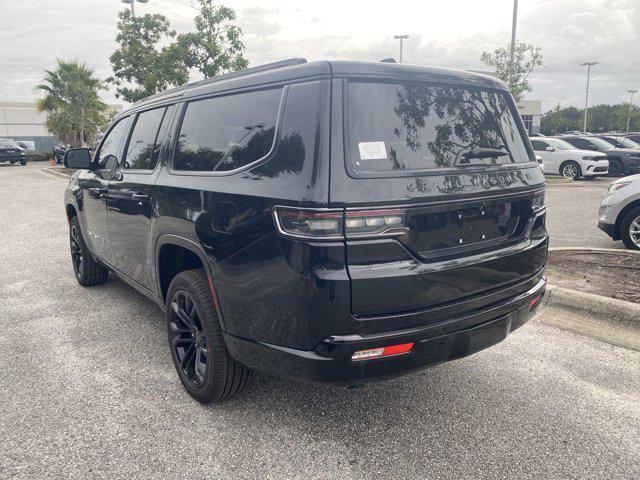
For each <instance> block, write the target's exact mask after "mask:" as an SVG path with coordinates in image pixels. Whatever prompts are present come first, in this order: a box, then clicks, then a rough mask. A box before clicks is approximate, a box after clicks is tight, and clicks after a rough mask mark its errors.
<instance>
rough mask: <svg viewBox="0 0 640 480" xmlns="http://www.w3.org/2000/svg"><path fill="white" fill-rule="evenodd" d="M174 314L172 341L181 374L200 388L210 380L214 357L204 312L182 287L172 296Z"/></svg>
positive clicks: (170, 341) (170, 338) (172, 319)
mask: <svg viewBox="0 0 640 480" xmlns="http://www.w3.org/2000/svg"><path fill="white" fill-rule="evenodd" d="M170 315H171V318H170V320H169V343H170V345H171V348H172V349H173V352H172V353H173V355H174V356H175V357H174V358H176V359H177V361H178V364H179V368H180V375H181V377H182V378H184V379H185V381H186V382H187V383H189V385H190V386H192V387H195V388H200V387H202V386H203V385H204V382H205V380H206V377H207V366H208V364H209V362H210V360H211V359H210V355H209V350H208V348H207V334H206V332H205V331H204V328H203V327H202V321H201V320H200V318H201V313H200V312H199V311H198V307H197V306H196V303H195V302H194V300H193V298H191V295H189V294H188V293H187V292H185V291H184V290H178V291H176V292H175V293H174V294H173V297H172V298H171V311H170ZM178 364H177V365H176V367H178Z"/></svg>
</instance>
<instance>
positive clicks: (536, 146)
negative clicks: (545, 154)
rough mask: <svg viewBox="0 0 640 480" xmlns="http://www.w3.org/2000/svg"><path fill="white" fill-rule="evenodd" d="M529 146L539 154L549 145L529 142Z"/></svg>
mask: <svg viewBox="0 0 640 480" xmlns="http://www.w3.org/2000/svg"><path fill="white" fill-rule="evenodd" d="M531 146H532V147H533V149H534V150H535V151H536V152H539V151H541V150H545V149H546V148H547V147H548V146H549V145H547V144H546V143H544V142H541V141H540V140H531Z"/></svg>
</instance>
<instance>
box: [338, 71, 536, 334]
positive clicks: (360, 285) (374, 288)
mask: <svg viewBox="0 0 640 480" xmlns="http://www.w3.org/2000/svg"><path fill="white" fill-rule="evenodd" d="M349 82H350V80H346V79H345V80H342V81H335V83H334V98H343V101H342V102H334V104H333V108H332V169H331V180H330V201H331V206H332V207H344V208H345V209H346V211H347V217H346V218H347V219H349V218H350V215H357V213H358V212H362V213H363V214H364V216H368V217H370V218H373V220H374V221H375V217H372V215H374V214H375V211H376V209H387V210H386V211H389V210H388V209H395V210H394V212H398V211H401V212H402V218H403V222H404V225H403V226H404V227H406V228H405V229H404V230H402V229H398V228H396V229H395V230H394V231H392V232H388V233H387V234H383V235H379V236H377V237H376V236H371V237H370V238H364V235H360V237H358V236H356V235H352V236H350V235H349V232H348V231H345V233H346V237H347V240H346V244H347V250H346V261H347V266H348V267H347V268H348V272H349V276H350V279H351V311H352V314H353V315H354V316H355V317H357V318H363V319H366V318H367V317H383V316H385V315H397V314H401V313H408V312H415V311H419V310H425V309H432V308H436V307H442V306H453V305H456V304H461V303H467V304H468V301H469V300H472V299H474V298H480V297H482V298H483V299H484V300H483V302H485V304H487V303H490V302H492V301H498V300H499V299H500V298H501V295H502V294H501V293H500V292H504V291H505V290H507V289H511V290H510V293H509V295H513V294H517V291H518V288H521V289H523V291H525V290H526V289H528V288H529V287H530V286H529V285H528V284H527V281H528V280H529V279H531V278H533V277H535V276H536V275H538V274H540V272H541V270H542V269H543V267H544V264H545V261H546V249H547V243H548V242H547V234H546V230H545V227H544V208H543V207H542V206H541V205H542V202H541V197H542V195H543V192H544V189H545V180H544V177H543V175H542V173H541V171H540V169H539V167H538V165H537V163H536V162H535V160H534V158H535V157H534V156H533V151H532V150H531V147H530V145H529V144H528V142H527V141H526V137H525V136H524V133H523V127H522V123H521V120H520V119H519V117H518V116H517V113H515V112H516V110H515V105H513V102H512V101H511V100H510V99H509V97H508V96H504V95H506V94H502V93H501V94H499V95H498V94H495V95H494V93H495V92H494V93H491V92H489V93H487V92H484V91H482V92H480V93H478V92H475V91H474V92H471V93H465V92H466V91H465V90H464V88H455V89H451V91H450V92H446V91H445V90H446V88H439V89H438V90H436V91H435V93H434V92H431V91H429V90H428V89H426V90H425V89H423V88H422V87H420V86H419V85H418V87H416V86H415V85H413V84H411V86H410V87H407V86H405V85H404V84H401V86H400V87H389V85H388V84H384V87H383V88H382V89H381V90H382V91H381V92H377V91H376V88H375V87H371V83H375V82H371V81H369V83H365V84H362V82H361V81H360V80H357V81H356V82H355V83H356V84H357V88H355V89H354V92H355V95H354V96H353V97H354V99H355V100H353V99H352V100H353V101H348V100H347V98H346V96H347V92H350V90H349V88H351V87H350V86H349V85H350V83H349ZM394 88H395V90H393V89H394ZM443 92H444V93H443ZM445 94H446V95H448V100H445V104H438V105H436V104H437V103H438V102H439V101H440V100H439V98H440V97H441V96H442V95H445ZM349 95H350V94H349ZM492 95H494V96H492ZM500 95H502V96H500ZM431 96H433V97H434V98H431ZM461 96H462V98H463V103H464V102H466V103H467V104H469V105H471V106H473V107H474V108H476V107H478V105H479V104H482V107H481V108H484V109H486V112H485V114H484V115H485V116H484V117H483V116H482V115H480V118H479V119H473V118H469V117H468V115H471V114H469V113H468V112H467V111H466V110H465V112H463V113H460V109H461V108H462V107H459V106H458V105H457V103H456V102H458V100H459V98H461ZM415 97H419V101H414V100H413V99H414V98H415ZM494 97H495V98H494ZM498 97H499V98H498ZM503 97H504V98H503ZM429 102H431V103H429ZM446 102H449V104H446ZM483 102H484V103H483ZM491 102H493V103H491ZM501 102H502V103H501ZM485 103H486V104H490V105H489V106H487V105H486V104H485ZM347 105H348V108H347V110H348V112H347V111H345V109H344V107H345V106H347ZM496 105H497V106H496ZM467 106H468V105H467ZM464 108H466V106H465V107H464ZM478 108H480V107H478ZM476 109H477V108H476ZM491 109H494V110H495V109H498V110H499V111H498V113H495V112H494V113H491V112H493V110H491ZM487 112H490V113H491V114H492V115H495V116H496V118H498V120H497V121H493V120H492V119H487V118H486V117H487ZM385 115H386V116H388V117H389V121H386V120H385ZM434 115H436V117H437V118H436V119H435V120H434V119H433V118H431V117H433V116H434ZM464 115H467V117H466V118H463V120H464V121H465V122H464V124H460V125H453V127H451V128H449V127H450V126H447V125H443V124H444V123H447V122H448V121H449V120H450V117H456V119H457V118H458V117H461V116H464ZM473 115H476V113H473ZM352 116H356V118H355V120H352V118H351V117H352ZM407 117H409V118H407ZM474 122H476V123H474ZM492 129H493V130H492ZM425 132H426V133H425ZM476 137H477V138H478V140H477V143H474V142H475V141H476V140H475V139H476ZM461 139H464V143H465V145H466V147H469V145H471V147H473V148H475V147H487V149H489V148H491V149H492V150H494V151H495V150H498V149H504V150H507V152H508V155H504V158H501V159H499V161H493V160H492V161H491V162H486V163H483V162H478V164H477V165H469V164H467V165H462V166H459V165H457V164H456V162H458V161H459V160H460V157H461V155H460V152H461V151H462V150H461V149H462V147H460V148H458V149H457V150H456V148H454V147H455V146H456V145H459V144H460V143H461V142H462V140H461ZM500 142H502V143H500ZM452 145H453V146H454V147H452ZM466 147H465V148H466ZM422 164H424V168H422V169H421V170H419V171H418V170H416V171H415V173H413V170H414V169H418V168H421V167H420V165H422ZM355 224H356V223H355V222H354V225H355ZM360 225H362V222H360ZM363 228H364V227H363ZM401 230H402V231H401ZM398 231H400V233H399V234H397V233H396V232H398ZM383 233H384V232H383ZM503 299H504V298H503ZM481 303H482V302H480V303H476V304H475V306H474V307H473V308H475V307H479V306H481ZM453 310H455V308H454V309H453ZM453 310H452V311H453ZM374 323H375V322H374ZM363 328H364V327H363Z"/></svg>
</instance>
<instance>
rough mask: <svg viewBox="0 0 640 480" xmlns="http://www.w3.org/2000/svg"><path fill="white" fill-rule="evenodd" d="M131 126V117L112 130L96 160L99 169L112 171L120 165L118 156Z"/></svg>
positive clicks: (117, 124)
mask: <svg viewBox="0 0 640 480" xmlns="http://www.w3.org/2000/svg"><path fill="white" fill-rule="evenodd" d="M128 124H129V117H127V118H123V119H121V120H119V121H118V123H116V125H115V126H114V127H113V128H112V129H111V131H110V132H109V134H108V135H107V136H106V138H105V139H104V142H102V146H101V147H100V151H99V152H98V155H97V156H96V158H95V161H96V162H97V163H98V168H100V169H106V170H111V169H112V168H113V167H115V166H116V164H117V163H118V154H119V152H120V144H121V143H122V139H123V138H124V135H125V133H126V131H127V125H128Z"/></svg>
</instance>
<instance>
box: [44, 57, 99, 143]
mask: <svg viewBox="0 0 640 480" xmlns="http://www.w3.org/2000/svg"><path fill="white" fill-rule="evenodd" d="M36 88H37V89H38V90H41V91H42V92H44V98H42V99H40V100H39V101H38V109H39V110H40V111H44V112H47V114H48V115H47V123H46V125H47V128H48V129H49V131H51V132H52V133H53V134H54V135H56V136H57V137H58V138H59V139H60V140H61V141H63V142H65V143H70V144H72V145H74V146H81V145H86V144H87V143H89V142H91V140H92V139H93V137H94V136H95V135H96V134H97V133H98V131H99V128H100V126H101V125H102V124H103V123H104V119H105V116H106V114H107V105H106V104H104V103H103V102H102V100H100V96H99V94H98V92H99V91H100V90H101V89H103V88H104V86H103V83H102V82H101V81H100V80H98V79H97V78H95V77H94V76H93V70H92V69H91V68H89V67H87V66H86V64H84V63H79V62H76V61H63V60H58V61H57V68H56V69H55V70H45V76H44V79H43V83H42V84H40V85H38V86H37V87H36Z"/></svg>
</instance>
